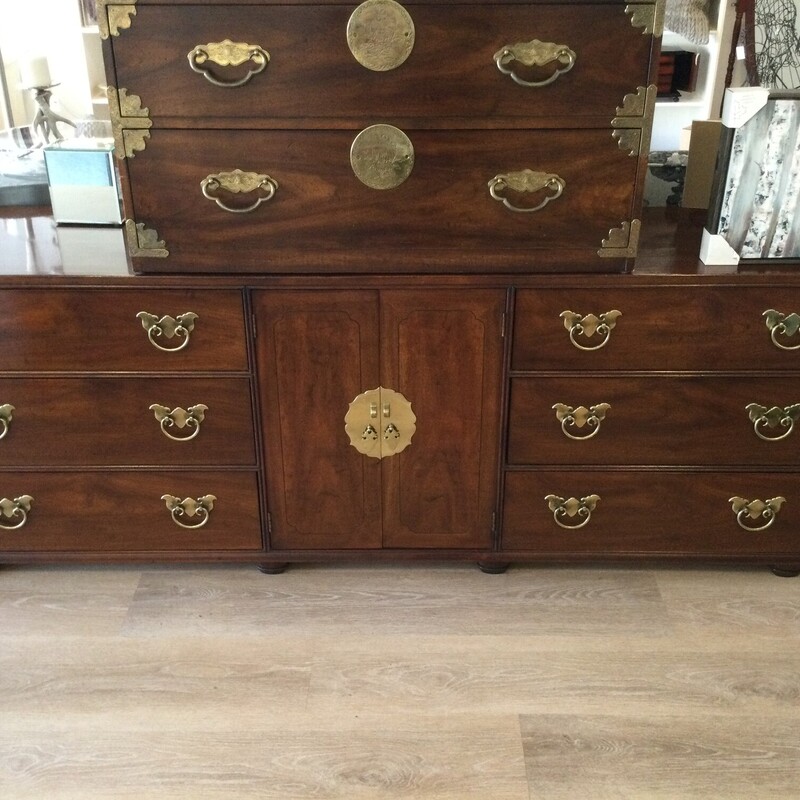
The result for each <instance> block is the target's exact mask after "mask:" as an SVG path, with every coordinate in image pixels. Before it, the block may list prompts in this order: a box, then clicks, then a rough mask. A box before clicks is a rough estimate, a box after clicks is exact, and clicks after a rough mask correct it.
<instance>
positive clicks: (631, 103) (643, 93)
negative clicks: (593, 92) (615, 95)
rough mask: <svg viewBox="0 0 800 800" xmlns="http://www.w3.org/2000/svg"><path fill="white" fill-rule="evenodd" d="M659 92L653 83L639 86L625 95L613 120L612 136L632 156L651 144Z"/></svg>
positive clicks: (637, 154) (636, 155)
mask: <svg viewBox="0 0 800 800" xmlns="http://www.w3.org/2000/svg"><path fill="white" fill-rule="evenodd" d="M657 94H658V87H657V86H655V85H653V84H650V86H647V87H645V86H639V87H638V88H637V89H636V92H635V93H631V94H626V95H625V97H624V98H623V99H622V105H621V106H617V109H616V116H615V117H614V118H613V119H612V120H611V127H612V129H613V130H612V133H611V136H612V138H613V139H615V140H616V142H617V146H618V147H619V148H620V150H627V151H628V155H629V156H631V157H638V156H639V155H641V153H642V149H643V148H649V146H650V137H651V134H652V132H653V116H654V114H655V108H656V95H657Z"/></svg>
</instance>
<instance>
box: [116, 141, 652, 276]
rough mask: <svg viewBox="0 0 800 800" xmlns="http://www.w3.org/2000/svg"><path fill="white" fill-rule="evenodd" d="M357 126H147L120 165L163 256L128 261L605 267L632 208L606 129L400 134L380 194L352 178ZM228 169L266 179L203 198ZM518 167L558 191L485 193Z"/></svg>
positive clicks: (630, 186)
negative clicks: (406, 160)
mask: <svg viewBox="0 0 800 800" xmlns="http://www.w3.org/2000/svg"><path fill="white" fill-rule="evenodd" d="M357 133H359V131H358V130H351V131H297V132H288V131H270V132H256V131H203V132H191V133H189V132H185V131H173V130H163V131H155V132H154V133H153V136H152V139H151V141H150V142H149V144H148V146H147V150H146V152H144V153H142V154H141V155H139V156H137V157H136V158H134V159H130V160H129V165H128V169H129V171H130V178H131V185H132V189H133V204H134V209H133V213H134V216H135V217H136V219H137V221H139V222H143V223H144V224H146V225H148V226H151V225H154V226H155V227H157V229H158V234H159V236H160V237H161V238H163V239H164V240H165V243H166V247H167V249H168V250H169V256H168V257H167V258H152V259H137V267H138V268H140V269H142V270H150V271H155V270H167V271H169V270H175V269H187V270H195V269H200V270H206V271H208V270H213V271H217V270H219V269H220V268H222V265H229V268H230V269H231V270H242V269H245V270H256V271H268V272H270V271H272V272H274V271H285V270H287V269H288V270H294V271H305V272H308V271H320V270H322V271H363V270H375V269H386V268H389V269H392V270H396V271H409V272H411V271H413V272H418V271H419V269H420V263H423V262H424V263H425V267H426V269H431V270H435V269H439V270H443V269H450V270H452V269H453V267H454V266H456V265H457V267H458V269H459V270H462V269H472V270H479V271H481V272H486V271H499V270H504V269H524V270H527V271H530V270H532V269H537V268H538V267H539V265H540V263H543V262H545V261H546V260H547V259H548V258H556V259H558V260H560V261H561V262H562V263H564V262H566V263H568V264H569V265H570V267H571V269H578V268H581V267H582V266H585V264H586V263H589V264H595V265H597V266H595V267H594V268H595V269H604V270H607V269H608V268H609V265H608V259H604V258H600V257H598V255H597V251H598V249H599V247H600V245H601V242H602V241H603V239H604V238H605V237H607V236H608V231H609V227H610V226H612V225H614V226H618V225H619V224H620V221H621V220H625V219H630V217H631V213H632V201H633V194H634V184H635V180H636V177H637V160H636V159H633V158H630V157H629V156H628V154H627V152H623V151H622V150H620V149H619V147H618V146H617V144H616V142H615V141H614V140H613V138H612V137H611V133H610V131H609V130H603V131H598V130H573V131H561V132H555V131H534V132H530V131H528V132H525V131H515V130H502V131H496V130H495V131H450V132H445V131H423V130H418V131H405V133H406V134H407V135H408V136H409V138H410V139H411V142H412V144H413V147H414V150H415V159H416V161H415V164H414V167H413V170H412V171H411V174H410V176H409V177H408V178H407V180H405V182H403V183H402V184H400V185H399V186H397V187H396V188H393V189H385V190H380V189H373V188H369V187H368V186H366V185H365V184H364V183H362V182H361V181H360V180H359V179H358V178H356V176H355V174H354V171H353V168H352V167H351V164H350V147H351V143H352V141H353V139H354V137H355V136H356V134H357ZM556 141H557V143H558V145H557V146H556V145H555V142H556ZM178 152H180V153H181V154H182V157H181V158H180V159H176V158H175V153H178ZM234 169H241V170H243V171H245V172H252V173H256V174H266V175H269V176H270V177H271V178H273V179H274V180H275V181H276V182H277V185H278V188H277V190H276V191H275V193H274V195H273V196H272V197H271V199H268V200H265V201H263V202H261V204H260V205H258V207H257V208H254V209H253V210H252V211H251V212H250V213H235V212H232V211H229V210H227V209H226V208H223V207H221V206H220V205H218V202H217V201H215V200H214V199H208V198H206V197H204V196H203V193H202V191H201V183H202V182H203V181H204V180H205V179H206V178H207V177H209V176H214V175H219V174H220V173H222V172H226V173H227V172H229V171H232V170H234ZM525 169H530V170H533V171H543V172H546V173H548V174H555V175H557V176H558V177H560V178H561V179H562V181H563V182H564V184H565V187H564V188H563V191H562V192H561V194H560V196H559V195H557V191H558V190H557V189H545V190H540V191H531V192H525V191H520V192H519V193H518V194H517V195H514V194H513V193H511V192H508V193H507V194H506V195H505V199H506V200H510V201H511V204H517V205H519V206H520V207H522V206H526V207H533V206H534V205H540V204H541V205H543V207H542V208H540V209H539V210H538V211H533V212H530V213H517V212H515V211H512V210H509V208H507V207H506V206H505V205H504V203H503V202H502V199H503V195H502V194H501V193H500V192H499V190H498V191H496V192H495V194H498V196H500V197H501V199H500V200H495V199H493V197H492V195H491V194H490V190H489V182H490V181H491V180H492V179H493V178H495V177H496V176H498V175H501V174H506V173H508V172H518V171H521V170H525ZM266 196H268V195H264V194H262V192H261V191H260V190H256V191H255V192H253V193H252V194H251V193H246V194H244V195H243V196H242V197H239V196H231V197H224V196H220V195H218V196H217V198H216V200H221V201H222V205H224V206H227V207H234V206H236V205H242V204H245V205H256V204H257V202H258V200H259V199H260V198H262V197H266ZM547 200H549V202H547ZM153 221H155V222H153ZM145 262H146V263H145Z"/></svg>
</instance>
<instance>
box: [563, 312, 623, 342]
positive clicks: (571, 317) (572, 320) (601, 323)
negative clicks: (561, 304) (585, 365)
mask: <svg viewBox="0 0 800 800" xmlns="http://www.w3.org/2000/svg"><path fill="white" fill-rule="evenodd" d="M559 316H560V317H561V319H562V320H563V321H564V327H565V328H566V329H567V330H568V331H569V340H570V341H571V342H572V344H573V345H574V346H575V347H577V348H578V350H585V351H592V350H600V348H602V347H605V346H606V345H607V344H608V342H609V340H610V338H611V331H613V330H614V328H615V327H616V324H617V320H618V319H619V318H620V317H621V316H622V312H621V311H616V310H613V311H606V313H605V314H600V315H599V316H597V315H596V314H586V316H582V315H581V314H577V313H575V312H574V311H562V312H561V313H560V314H559ZM578 336H584V337H586V338H588V339H592V338H593V337H594V336H599V337H600V341H599V342H598V343H597V344H593V345H584V344H581V343H580V342H579V341H578V340H577V338H576V337H578Z"/></svg>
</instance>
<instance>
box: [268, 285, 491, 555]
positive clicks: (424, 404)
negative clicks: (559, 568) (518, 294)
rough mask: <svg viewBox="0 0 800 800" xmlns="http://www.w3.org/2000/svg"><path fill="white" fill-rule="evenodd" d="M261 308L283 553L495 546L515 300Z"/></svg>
mask: <svg viewBox="0 0 800 800" xmlns="http://www.w3.org/2000/svg"><path fill="white" fill-rule="evenodd" d="M253 303H254V313H255V316H256V329H257V334H256V355H257V362H258V374H259V395H260V405H261V414H262V427H263V441H264V451H265V452H264V464H265V468H266V482H267V502H268V506H269V513H270V547H271V549H272V550H328V549H336V550H340V549H376V548H450V549H470V548H481V549H486V548H488V547H490V546H491V544H492V529H493V519H494V514H495V510H496V490H497V470H498V457H499V456H498V453H499V449H500V448H499V443H500V400H501V387H502V361H503V332H502V328H503V314H504V310H505V304H506V294H505V292H504V291H503V290H501V289H487V290H482V289H475V290H472V289H459V290H454V289H430V290H413V291H411V290H410V291H406V290H399V289H398V290H374V291H372V290H367V289H364V290H353V291H349V290H341V291H340V290H324V291H322V290H319V291H299V290H287V291H280V290H276V291H266V290H264V291H256V292H255V293H254V298H253ZM345 418H347V420H346V419H345Z"/></svg>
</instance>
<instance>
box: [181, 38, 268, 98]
mask: <svg viewBox="0 0 800 800" xmlns="http://www.w3.org/2000/svg"><path fill="white" fill-rule="evenodd" d="M187 58H188V59H189V66H190V67H191V68H192V70H194V72H197V73H198V74H200V75H202V76H203V77H204V78H205V79H206V80H207V81H208V82H209V83H213V84H214V86H222V87H223V88H228V89H234V88H236V87H237V86H244V85H245V84H246V83H247V82H248V81H249V80H250V79H251V78H252V77H253V75H258V73H259V72H263V71H264V69H265V68H266V66H267V64H269V53H268V52H267V51H266V50H265V49H264V48H263V47H260V46H259V45H257V44H247V43H246V42H232V41H231V40H230V39H223V40H222V41H221V42H209V44H199V45H197V47H195V48H193V49H192V50H191V51H190V52H189V53H188V55H187ZM248 61H249V62H251V63H252V66H251V67H250V69H249V70H248V72H247V74H246V75H244V76H243V77H241V78H229V79H225V78H218V77H217V76H216V75H214V74H213V73H212V72H211V71H210V66H211V64H216V65H217V66H218V67H239V66H241V65H242V64H245V63H247V62H248Z"/></svg>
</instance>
